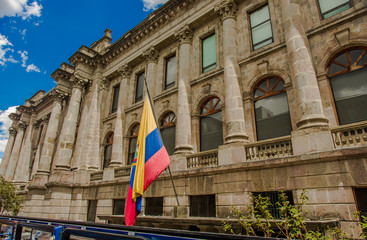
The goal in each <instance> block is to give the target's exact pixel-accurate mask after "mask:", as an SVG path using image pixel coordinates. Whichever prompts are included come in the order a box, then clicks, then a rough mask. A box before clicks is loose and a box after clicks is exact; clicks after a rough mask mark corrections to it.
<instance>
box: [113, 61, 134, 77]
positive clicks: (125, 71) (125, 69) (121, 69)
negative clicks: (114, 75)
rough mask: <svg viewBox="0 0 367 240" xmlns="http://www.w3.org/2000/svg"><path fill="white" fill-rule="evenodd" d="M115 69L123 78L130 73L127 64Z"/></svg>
mask: <svg viewBox="0 0 367 240" xmlns="http://www.w3.org/2000/svg"><path fill="white" fill-rule="evenodd" d="M117 71H118V72H119V73H120V74H121V76H122V77H123V78H128V77H129V76H130V75H131V73H132V70H131V67H129V65H128V64H124V65H122V66H121V67H119V69H118V70H117Z"/></svg>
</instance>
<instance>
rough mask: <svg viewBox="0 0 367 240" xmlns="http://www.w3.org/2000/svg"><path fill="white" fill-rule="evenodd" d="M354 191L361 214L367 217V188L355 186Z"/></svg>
mask: <svg viewBox="0 0 367 240" xmlns="http://www.w3.org/2000/svg"><path fill="white" fill-rule="evenodd" d="M354 193H355V197H356V202H357V209H358V211H359V212H360V213H361V216H364V217H367V188H355V189H354Z"/></svg>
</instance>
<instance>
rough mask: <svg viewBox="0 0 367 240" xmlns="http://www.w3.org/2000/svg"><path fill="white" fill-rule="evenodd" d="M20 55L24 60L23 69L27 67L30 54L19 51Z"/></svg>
mask: <svg viewBox="0 0 367 240" xmlns="http://www.w3.org/2000/svg"><path fill="white" fill-rule="evenodd" d="M18 53H19V54H20V57H21V58H22V67H27V60H28V52H27V51H26V50H24V51H18Z"/></svg>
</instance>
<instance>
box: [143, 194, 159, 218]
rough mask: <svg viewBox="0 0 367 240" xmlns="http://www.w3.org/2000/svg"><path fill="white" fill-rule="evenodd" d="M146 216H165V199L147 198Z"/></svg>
mask: <svg viewBox="0 0 367 240" xmlns="http://www.w3.org/2000/svg"><path fill="white" fill-rule="evenodd" d="M145 203H146V204H145V205H146V206H145V215H150V216H162V215H163V197H153V198H145Z"/></svg>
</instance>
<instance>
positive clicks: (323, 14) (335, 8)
mask: <svg viewBox="0 0 367 240" xmlns="http://www.w3.org/2000/svg"><path fill="white" fill-rule="evenodd" d="M315 1H316V6H317V8H318V10H319V14H320V17H321V20H326V19H329V18H331V17H334V16H336V15H338V14H340V13H342V12H344V11H347V10H348V9H351V8H352V7H353V1H352V0H348V2H347V3H344V4H341V5H339V6H337V7H334V8H332V9H330V10H328V11H326V12H325V13H323V12H322V11H321V6H320V0H315ZM347 4H348V5H349V8H348V9H346V10H344V11H342V12H339V13H335V14H334V15H331V16H330V17H327V18H325V15H326V14H328V13H330V12H333V11H335V10H337V9H338V8H340V6H344V5H347Z"/></svg>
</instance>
